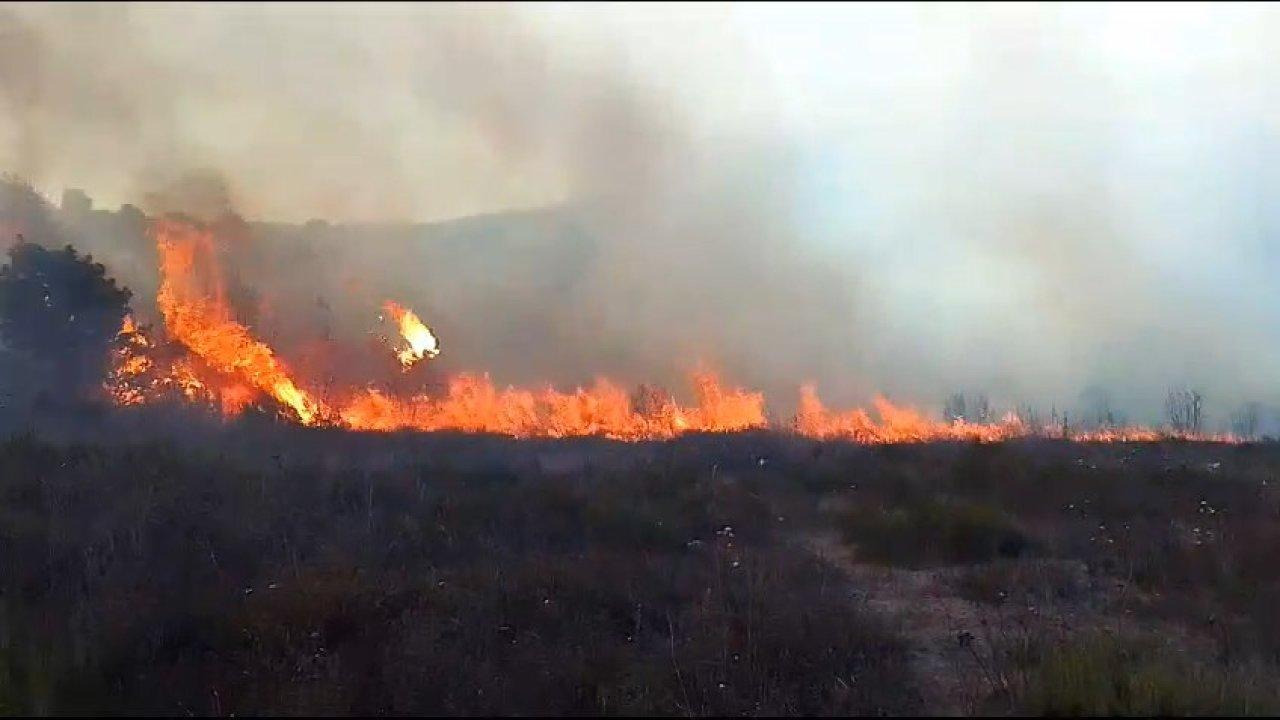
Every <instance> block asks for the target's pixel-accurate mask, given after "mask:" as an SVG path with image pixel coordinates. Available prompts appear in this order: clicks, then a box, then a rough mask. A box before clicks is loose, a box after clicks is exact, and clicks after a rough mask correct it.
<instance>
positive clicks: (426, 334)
mask: <svg viewBox="0 0 1280 720" xmlns="http://www.w3.org/2000/svg"><path fill="white" fill-rule="evenodd" d="M382 307H383V309H384V310H386V311H387V313H388V314H389V315H391V318H392V319H393V320H395V322H396V325H397V326H398V327H399V329H400V337H402V338H404V341H405V342H406V343H407V345H406V346H403V347H400V348H398V349H397V350H396V358H397V359H399V360H400V365H401V367H403V368H404V369H405V370H408V369H409V368H412V367H413V366H414V365H416V364H417V363H418V361H419V360H422V359H423V358H433V357H435V356H437V355H439V354H440V341H439V340H438V339H436V336H435V333H433V332H431V328H429V327H427V326H426V324H424V323H423V322H422V321H421V320H419V319H418V316H417V315H416V314H414V312H413V311H412V310H409V309H407V308H403V307H400V306H399V305H397V304H396V303H394V302H392V301H390V300H388V301H387V302H386V303H385V304H384V305H383V306H382Z"/></svg>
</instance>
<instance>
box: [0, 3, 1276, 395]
mask: <svg viewBox="0 0 1280 720" xmlns="http://www.w3.org/2000/svg"><path fill="white" fill-rule="evenodd" d="M1277 12H1278V11H1277V10H1276V9H1274V8H1272V7H1269V6H1262V5H1209V4H1168V5H1162V4H1154V5H1152V4H1106V5H1103V4H1070V5H1051V4H1000V5H980V4H856V5H855V4H850V5H831V4H804V3H787V4H765V3H752V4H742V5H734V4H714V5H713V4H701V5H680V4H636V5H601V4H576V3H572V4H569V3H564V4H556V3H553V4H528V5H513V6H504V5H467V6H405V5H380V6H365V5H360V6H355V5H302V6H299V5H294V4H288V5H274V4H267V5H236V4H232V5H216V6H215V5H207V6H202V5H163V4H161V5H145V6H143V5H125V6H114V5H113V6H91V7H88V8H76V9H67V8H62V7H58V6H52V5H47V6H46V5H27V4H23V5H11V6H4V7H3V9H2V10H0V38H2V39H3V40H4V41H3V42H0V88H2V89H3V91H4V94H3V96H0V103H2V104H0V110H3V112H0V167H3V168H5V169H7V170H8V171H10V172H14V173H17V174H19V175H22V176H24V177H27V178H28V179H30V180H31V181H32V182H33V183H35V184H36V185H37V186H38V187H40V188H42V189H45V190H47V191H48V192H49V193H50V194H51V195H54V196H56V195H57V194H58V193H59V192H60V191H61V189H62V188H63V187H83V188H85V189H86V190H87V191H88V192H89V194H90V195H91V196H93V197H94V198H95V199H96V200H98V202H99V204H103V205H106V206H108V207H113V206H115V205H118V204H119V203H122V202H135V203H137V202H142V199H144V198H148V197H150V198H151V202H152V203H159V204H161V205H163V203H164V202H165V201H164V199H163V192H158V189H161V188H165V187H167V186H169V185H170V184H171V183H172V182H173V181H174V179H175V178H178V177H181V176H182V174H183V173H186V172H189V171H190V170H192V169H202V170H209V171H212V172H213V173H215V174H216V175H217V176H219V177H221V178H222V179H223V180H224V181H225V185H226V188H227V190H228V198H227V202H229V203H231V204H232V205H234V207H235V209H236V210H237V211H239V212H241V213H242V214H244V215H246V216H248V217H254V218H260V219H271V220H285V221H298V222H300V221H305V220H307V219H309V218H313V217H321V218H325V219H328V220H332V221H354V222H390V221H434V220H442V219H447V218H453V217H462V216H467V215H473V214H479V213H488V212H500V211H504V210H508V209H513V208H529V207H539V206H545V205H554V204H560V203H586V204H588V205H590V206H591V207H593V208H596V209H597V210H598V213H597V217H599V218H603V219H602V220H600V221H599V223H598V226H597V227H596V230H597V232H598V233H599V234H600V236H601V237H604V238H607V242H608V243H609V245H610V247H611V248H612V249H613V250H614V251H613V252H611V253H609V259H608V261H607V262H606V263H605V265H604V266H603V270H602V271H601V274H600V276H599V277H598V278H593V279H594V280H595V281H596V282H595V287H596V289H597V290H598V291H599V292H600V293H601V295H600V303H599V305H600V307H601V308H602V310H601V313H603V314H606V315H610V316H611V317H612V318H614V319H612V320H608V319H602V320H600V321H599V322H600V323H601V325H600V327H599V328H598V329H599V332H601V333H603V334H609V333H613V334H616V335H618V336H620V337H627V336H629V335H634V336H635V337H637V338H641V339H645V338H650V337H652V336H656V335H657V334H658V333H659V332H663V331H662V330H661V328H667V327H669V326H670V325H671V324H672V323H673V321H675V320H678V319H680V318H681V313H682V312H684V309H685V308H688V307H689V306H690V305H695V304H699V303H700V298H701V297H703V295H705V294H706V293H707V292H709V291H708V290H707V289H708V288H712V289H718V290H716V292H717V293H718V294H717V296H716V300H715V301H714V302H710V303H704V304H706V305H708V309H706V310H705V311H703V314H702V315H698V316H697V317H695V318H693V319H692V320H691V321H690V322H689V324H690V325H691V326H692V327H693V328H695V330H696V331H691V332H690V337H691V338H695V337H698V336H699V334H701V335H704V336H705V335H708V334H709V335H711V336H713V339H714V340H716V341H721V342H719V343H718V344H719V345H720V347H721V348H727V350H724V352H725V353H726V354H728V355H730V356H731V358H730V359H729V360H728V362H727V364H729V365H730V366H735V369H737V370H739V371H740V372H741V374H743V375H745V376H747V377H748V378H749V379H751V380H755V381H760V382H763V383H765V384H768V382H770V380H771V379H773V378H775V377H776V378H778V379H779V382H781V381H782V380H784V379H785V381H786V382H792V381H793V380H794V379H795V378H796V377H801V378H802V379H817V380H818V381H819V383H820V385H821V386H825V387H828V388H830V389H831V390H833V391H834V392H835V394H836V395H837V396H843V397H847V398H850V399H854V398H865V397H866V396H867V395H868V394H869V393H871V392H873V391H883V392H888V393H890V394H891V395H894V396H900V397H901V396H905V397H909V398H916V399H921V400H923V401H932V400H934V399H936V398H938V397H941V396H942V395H943V394H944V393H946V392H950V391H952V390H965V389H971V390H974V391H985V392H988V393H989V394H991V395H993V397H997V398H1000V399H1002V400H1003V401H1005V402H1007V403H1009V404H1012V403H1016V402H1020V401H1023V400H1024V399H1029V398H1049V399H1051V401H1052V402H1055V403H1064V404H1065V403H1069V402H1071V401H1072V400H1073V399H1074V398H1076V397H1077V395H1078V393H1079V392H1081V390H1082V389H1084V388H1086V387H1088V386H1090V385H1102V386H1105V387H1107V388H1110V389H1112V391H1113V393H1114V394H1115V395H1116V397H1117V398H1118V400H1119V401H1120V402H1121V403H1123V404H1124V405H1125V406H1126V407H1131V408H1133V410H1134V413H1135V414H1137V415H1142V414H1146V415H1150V414H1151V413H1154V412H1158V405H1159V402H1160V399H1161V398H1162V397H1163V393H1164V391H1165V390H1166V389H1167V388H1168V387H1171V386H1175V385H1195V386H1198V387H1202V388H1204V389H1205V390H1206V393H1207V394H1208V395H1209V397H1210V399H1211V401H1213V402H1215V403H1217V404H1218V405H1219V406H1220V407H1219V416H1222V415H1224V414H1225V413H1226V412H1227V411H1228V408H1229V407H1230V406H1232V405H1233V404H1236V403H1239V402H1243V401H1245V400H1250V399H1255V400H1261V401H1264V402H1276V401H1278V400H1280V397H1278V394H1277V392H1276V387H1277V383H1276V382H1275V379H1276V377H1277V371H1280V323H1278V322H1277V320H1280V318H1278V317H1277V314H1278V310H1280V303H1278V302H1277V300H1280V297H1278V293H1280V290H1277V285H1276V283H1275V282H1274V281H1273V279H1272V278H1273V277H1274V274H1275V273H1274V268H1275V267H1276V260H1277V259H1280V243H1278V242H1277V239H1276V230H1277V220H1278V218H1277V211H1276V210H1275V209H1274V208H1275V207H1276V204H1275V203H1274V202H1272V198H1273V196H1274V195H1275V192H1276V190H1277V188H1280V182H1277V175H1276V171H1275V170H1273V169H1272V168H1273V167H1274V166H1275V164H1276V163H1275V160H1276V158H1277V149H1278V148H1277V138H1276V123H1277V120H1278V119H1280V91H1278V89H1280V85H1278V84H1277V80H1280V71H1277V70H1276V68H1278V67H1280V63H1277V62H1276V61H1277V60H1278V59H1280V58H1278V57H1277V54H1278V53H1280V43H1277V42H1276V40H1277V39H1280V23H1278V22H1277V18H1278V17H1280V16H1278V15H1277ZM744 257H745V258H748V259H743V258H744ZM675 265H680V266H681V267H685V266H687V267H689V268H692V270H688V271H681V270H672V267H673V266H675ZM682 273H683V274H682ZM664 276H670V277H671V279H670V280H669V283H670V284H671V288H668V289H666V290H664V291H663V292H659V291H658V290H656V289H654V287H653V280H654V278H655V277H664ZM752 284H757V285H760V286H761V287H762V289H761V290H760V292H758V293H747V292H745V291H743V289H742V287H741V286H744V285H745V286H748V287H750V286H751V285H752ZM618 287H621V288H625V289H627V292H626V293H623V292H621V291H616V292H615V288H618ZM801 289H802V290H801ZM636 297H643V298H644V302H643V303H637V302H636V301H635V300H634V298H636ZM638 306H639V307H643V308H644V309H643V311H642V310H637V309H636V308H637V307H638ZM592 328H593V329H596V326H594V325H593V326H592ZM762 336H763V337H762ZM651 345H652V343H649V344H648V345H646V347H649V346H651ZM681 347H682V348H684V349H683V350H682V351H681V352H685V351H687V352H688V353H690V354H692V353H698V352H704V351H705V350H706V349H705V348H699V347H697V343H692V342H690V343H683V344H682V345H681ZM762 347H768V348H770V349H769V350H768V351H763V350H761V348H762ZM637 352H640V351H639V350H637ZM749 356H750V357H749ZM1211 407H1212V406H1211Z"/></svg>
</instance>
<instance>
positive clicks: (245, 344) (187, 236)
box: [153, 220, 327, 425]
mask: <svg viewBox="0 0 1280 720" xmlns="http://www.w3.org/2000/svg"><path fill="white" fill-rule="evenodd" d="M153 232H154V234H155V240H156V249H157V251H158V252H159V255H160V289H159V291H158V292H157V293H156V304H157V305H158V306H159V308H160V312H161V315H162V316H163V317H164V325H165V330H166V331H167V332H168V333H169V335H170V336H171V337H172V338H173V339H174V340H176V341H177V342H179V343H181V344H182V345H184V346H186V348H187V349H188V350H190V351H191V353H192V354H193V355H195V356H196V357H198V358H199V359H200V360H202V361H204V363H206V364H207V365H209V366H210V367H211V368H212V369H214V370H216V371H217V372H219V373H221V374H222V375H225V376H228V377H229V378H230V379H232V380H233V381H236V380H238V381H240V382H231V383H228V384H227V385H224V386H223V387H222V388H220V390H221V392H219V395H220V396H224V395H227V394H228V393H230V395H231V397H229V398H224V399H223V407H224V409H225V408H226V407H228V405H230V406H231V407H234V408H237V409H238V408H242V407H243V406H244V403H243V402H241V401H240V399H241V398H243V396H244V388H243V384H244V383H247V384H248V385H250V386H252V387H254V388H257V389H258V390H260V391H262V392H265V393H267V394H268V395H270V396H271V397H273V398H275V399H276V400H277V401H278V402H280V403H281V404H282V405H284V406H285V407H287V408H289V409H290V410H292V412H293V414H294V415H295V416H296V417H297V419H298V420H299V421H300V422H301V423H302V424H303V425H310V424H312V423H315V422H316V421H317V420H318V419H319V418H320V417H321V416H322V415H324V414H326V412H327V410H326V409H325V408H324V407H323V406H321V404H320V403H319V402H317V401H316V400H315V399H314V398H312V397H311V396H310V395H309V394H307V393H306V392H305V391H303V390H302V389H301V388H299V387H298V385H297V383H295V382H294V380H293V378H291V377H290V376H289V372H288V369H287V368H286V367H285V366H284V363H282V362H281V361H280V360H279V359H278V358H276V356H275V353H273V352H272V351H271V348H270V347H268V346H267V345H266V344H265V343H263V342H260V341H258V340H257V339H255V338H254V337H253V334H252V333H251V332H250V331H249V329H248V328H247V327H245V326H244V325H242V324H240V323H239V322H237V321H235V320H234V319H233V318H232V313H231V308H230V306H229V305H228V303H227V300H226V292H225V288H224V286H223V284H222V278H221V274H220V273H219V272H218V271H217V270H218V266H217V263H216V262H215V257H214V238H213V234H212V233H211V232H209V231H208V230H203V229H201V228H198V227H196V226H194V225H191V224H188V223H184V222H179V221H176V220H160V221H158V222H156V223H155V225H154V226H153ZM197 261H199V265H197ZM200 268H208V271H209V272H208V274H207V275H205V276H204V277H202V276H201V274H200V272H198V271H199V269H200Z"/></svg>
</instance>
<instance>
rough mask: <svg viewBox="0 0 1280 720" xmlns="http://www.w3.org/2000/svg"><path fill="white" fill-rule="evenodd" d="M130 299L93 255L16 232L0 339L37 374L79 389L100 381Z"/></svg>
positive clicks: (1, 295) (6, 271)
mask: <svg viewBox="0 0 1280 720" xmlns="http://www.w3.org/2000/svg"><path fill="white" fill-rule="evenodd" d="M129 297H130V293H129V291H128V290H127V289H125V288H121V287H117V286H116V282H115V280H114V279H112V278H109V277H107V275H106V270H105V268H103V266H102V264H101V263H95V262H93V257H92V256H83V257H82V256H80V255H79V254H78V253H77V252H76V251H75V249H74V248H72V247H71V246H70V245H68V246H66V247H65V248H63V249H62V250H49V249H47V248H45V247H42V246H40V245H37V244H35V243H30V242H25V241H23V239H22V237H21V236H19V238H18V242H17V243H16V244H15V245H14V246H13V247H11V248H10V249H9V264H7V265H5V266H4V267H2V268H0V341H2V342H3V344H4V349H5V351H6V352H7V353H8V354H10V355H11V356H15V359H17V360H18V361H19V362H21V363H23V364H24V365H26V366H27V367H28V368H29V369H30V370H31V371H32V372H31V374H30V375H29V377H31V378H32V379H35V378H39V379H40V380H43V381H44V382H47V383H52V384H54V385H56V386H57V387H58V388H59V389H61V390H68V391H71V392H74V393H76V394H82V393H83V392H84V391H86V390H90V389H93V388H96V387H97V386H98V385H99V384H100V383H101V381H102V378H103V376H104V374H105V370H106V363H107V360H108V351H109V350H110V348H111V344H112V342H113V341H114V339H115V337H116V335H117V333H118V332H119V330H120V324H121V322H122V321H123V319H124V316H125V314H126V313H128V311H129V306H128V303H129Z"/></svg>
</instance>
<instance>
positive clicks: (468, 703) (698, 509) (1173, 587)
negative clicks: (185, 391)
mask: <svg viewBox="0 0 1280 720" xmlns="http://www.w3.org/2000/svg"><path fill="white" fill-rule="evenodd" d="M191 435H192V437H184V436H183V435H182V433H177V432H170V433H168V436H167V437H165V438H161V439H152V440H149V441H146V442H139V441H137V440H131V441H124V440H118V439H116V440H112V439H110V437H109V434H107V433H103V434H100V435H99V436H96V437H91V438H88V439H86V438H84V437H82V438H80V439H79V440H77V441H76V442H70V441H67V440H66V439H60V440H58V441H56V442H55V441H51V440H45V439H40V437H38V436H36V435H32V434H17V435H14V436H13V437H11V438H9V439H7V440H4V441H3V442H0V547H2V553H0V557H3V558H4V564H3V568H2V569H0V584H2V590H3V596H2V605H0V708H3V710H4V711H6V712H8V713H17V714H72V713H95V714H97V713H110V714H130V713H137V714H169V715H173V714H188V713H191V714H197V715H230V714H237V715H245V714H300V715H310V714H360V715H368V714H487V713H495V714H663V715H741V714H746V715H761V714H762V715H776V714H912V713H921V712H932V713H943V714H968V713H984V714H986V713H998V714H1080V713H1088V714H1205V713H1218V714H1222V713H1248V714H1266V713H1269V712H1277V711H1280V697H1278V696H1277V689H1276V687H1275V685H1276V683H1275V682H1274V678H1275V677H1277V674H1276V668H1277V663H1280V620H1278V619H1277V614H1276V608H1277V607H1280V563H1277V562H1276V558H1277V557H1280V447H1275V446H1272V445H1240V446H1227V445H1213V444H1189V443H1176V442H1170V443H1157V444H1141V445H1120V444H1114V445H1084V444H1072V443H1063V442H1051V441H1025V442H1015V443H1005V444H996V445H976V444H974V445H970V444H938V445H917V446H885V447H875V448H869V447H859V446H853V445H846V444H838V443H825V444H824V443H815V442H810V441H802V440H799V439H797V438H793V437H787V436H780V435H771V434H744V435H735V436H699V437H686V438H682V439H680V440H676V441H672V442H666V443H642V444H634V445H631V444H623V443H612V442H605V441H595V440H576V441H563V442H556V441H537V442H520V441H514V440H507V439H502V438H488V437H463V436H412V435H402V436H366V435H354V434H349V433H337V432H334V433H327V432H323V431H301V430H292V429H287V428H280V427H278V426H256V425H253V424H252V423H245V424H243V425H242V426H237V427H233V428H230V429H224V430H219V431H209V432H203V431H202V432H199V433H191ZM195 435H198V436H199V437H194V436H195Z"/></svg>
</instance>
